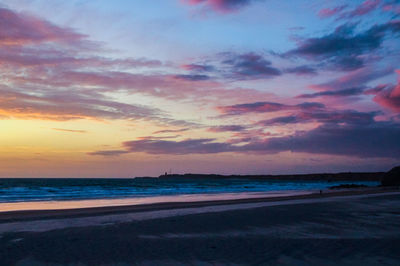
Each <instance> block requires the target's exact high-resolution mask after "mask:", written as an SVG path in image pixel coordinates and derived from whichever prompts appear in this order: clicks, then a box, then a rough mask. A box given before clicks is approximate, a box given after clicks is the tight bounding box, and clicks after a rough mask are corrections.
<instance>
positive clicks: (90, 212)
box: [0, 187, 399, 224]
mask: <svg viewBox="0 0 400 266" xmlns="http://www.w3.org/2000/svg"><path fill="white" fill-rule="evenodd" d="M391 192H399V189H398V188H397V187H375V188H361V189H344V190H340V191H336V190H328V191H327V190H324V191H323V193H322V194H320V193H312V191H307V193H304V191H303V194H298V195H285V196H276V195H275V196H274V195H269V196H267V195H266V194H260V195H261V196H260V197H257V196H254V195H253V196H252V197H247V198H246V197H239V198H231V199H217V200H201V201H170V202H157V203H148V204H146V203H145V204H131V205H116V206H96V207H85V208H79V207H78V208H69V209H68V208H67V209H51V210H48V209H41V210H15V211H0V224H2V223H8V222H18V221H31V220H42V219H62V218H79V217H91V216H103V215H113V214H124V213H138V212H149V211H161V210H172V209H185V208H200V207H209V206H221V205H235V204H247V203H262V202H283V201H290V200H303V199H324V198H333V197H340V196H355V195H373V194H385V193H391ZM230 194H234V193H230ZM238 194H239V193H238ZM205 195H206V196H207V194H205ZM183 199H184V198H183ZM93 201H96V200H93ZM54 203H56V202H54Z"/></svg>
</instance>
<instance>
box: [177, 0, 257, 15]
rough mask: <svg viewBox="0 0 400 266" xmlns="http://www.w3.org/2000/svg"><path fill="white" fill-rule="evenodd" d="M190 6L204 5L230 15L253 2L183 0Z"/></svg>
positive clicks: (240, 0) (247, 0) (249, 0)
mask: <svg viewBox="0 0 400 266" xmlns="http://www.w3.org/2000/svg"><path fill="white" fill-rule="evenodd" d="M183 2H184V3H187V4H189V5H199V4H204V5H206V6H209V7H210V8H211V9H213V10H214V11H217V12H220V13H230V12H234V11H237V10H238V9H240V8H242V7H244V6H246V5H248V4H249V3H250V2H251V0H183Z"/></svg>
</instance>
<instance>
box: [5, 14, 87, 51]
mask: <svg viewBox="0 0 400 266" xmlns="http://www.w3.org/2000/svg"><path fill="white" fill-rule="evenodd" d="M83 38H85V35H82V34H78V33H75V32H74V31H73V30H71V29H66V28H60V27H58V26H56V25H53V24H51V23H49V22H47V21H44V20H41V19H38V18H36V17H33V16H29V15H26V14H21V13H16V12H14V11H12V10H9V9H6V8H0V46H3V45H10V46H15V45H18V46H20V45H25V44H37V43H42V42H63V43H64V42H65V43H71V42H75V41H80V40H82V39H83Z"/></svg>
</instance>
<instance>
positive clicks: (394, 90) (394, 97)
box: [374, 70, 400, 113]
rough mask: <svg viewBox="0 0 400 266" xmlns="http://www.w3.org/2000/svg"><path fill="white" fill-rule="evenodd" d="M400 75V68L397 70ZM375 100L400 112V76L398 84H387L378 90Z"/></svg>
mask: <svg viewBox="0 0 400 266" xmlns="http://www.w3.org/2000/svg"><path fill="white" fill-rule="evenodd" d="M397 73H398V75H399V76H400V70H397ZM374 101H375V102H377V103H378V104H380V105H382V106H383V107H386V108H388V109H390V110H392V111H394V112H396V113H400V78H399V80H398V82H397V85H394V86H385V87H384V88H382V89H381V90H379V91H377V94H376V96H375V97H374Z"/></svg>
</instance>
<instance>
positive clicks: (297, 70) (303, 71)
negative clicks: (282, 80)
mask: <svg viewBox="0 0 400 266" xmlns="http://www.w3.org/2000/svg"><path fill="white" fill-rule="evenodd" d="M285 72H286V73H291V74H296V75H316V74H317V70H316V69H315V68H313V67H310V66H298V67H292V68H288V69H286V70H285Z"/></svg>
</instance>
